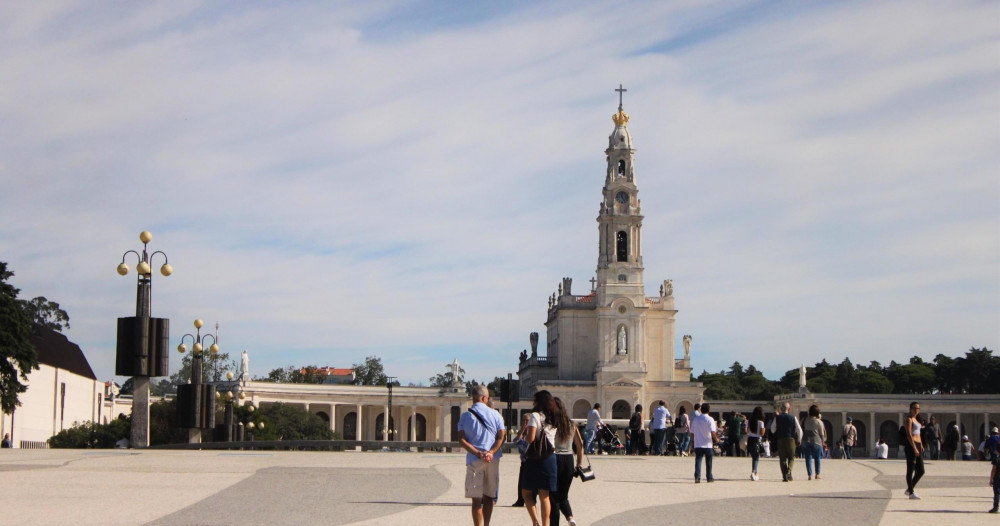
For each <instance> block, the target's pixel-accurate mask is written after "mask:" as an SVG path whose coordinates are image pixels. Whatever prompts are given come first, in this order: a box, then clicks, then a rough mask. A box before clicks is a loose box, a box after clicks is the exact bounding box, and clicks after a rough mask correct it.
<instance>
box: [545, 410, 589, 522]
mask: <svg viewBox="0 0 1000 526" xmlns="http://www.w3.org/2000/svg"><path fill="white" fill-rule="evenodd" d="M556 407H558V408H559V416H558V417H557V418H558V420H557V421H556V426H555V427H556V442H555V446H556V449H555V451H554V452H553V453H554V455H553V456H554V457H556V488H557V490H556V492H555V493H553V494H551V495H549V500H550V501H551V502H552V512H551V514H550V515H549V524H550V525H551V526H559V512H562V514H563V515H565V516H566V521H567V522H569V524H570V526H576V521H575V520H573V508H572V507H571V506H570V505H569V487H570V485H571V484H572V483H573V473H575V472H576V469H577V468H579V467H582V466H583V438H582V437H580V430H579V429H578V428H577V427H576V425H574V424H573V421H572V420H570V419H569V414H568V413H567V412H566V405H565V404H563V401H562V400H560V399H559V398H556ZM574 449H576V463H574V462H573V450H574Z"/></svg>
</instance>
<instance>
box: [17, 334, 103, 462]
mask: <svg viewBox="0 0 1000 526" xmlns="http://www.w3.org/2000/svg"><path fill="white" fill-rule="evenodd" d="M31 344H32V345H34V346H35V350H36V351H37V352H38V364H39V368H38V370H37V371H32V372H31V373H30V374H28V381H27V386H28V390H27V391H25V392H24V393H22V394H21V395H20V397H19V398H20V400H21V405H20V407H18V408H17V409H16V410H15V411H14V412H13V413H10V414H8V413H4V414H3V418H2V419H0V433H2V434H4V435H7V434H9V435H10V438H11V443H12V445H13V447H23V448H44V447H46V445H45V441H46V440H48V439H49V437H51V436H52V435H55V434H56V433H58V432H59V431H62V430H63V429H66V428H69V427H72V426H73V424H74V423H78V422H86V421H91V422H98V421H102V417H104V416H107V415H106V414H102V412H106V411H107V409H104V405H105V404H103V403H102V402H103V399H104V382H101V381H98V380H97V377H96V376H94V370H93V369H91V368H90V363H89V362H88V361H87V357H86V356H84V355H83V351H82V350H80V347H79V346H77V345H76V344H75V343H73V342H71V341H69V340H68V339H67V338H66V336H64V335H63V334H61V333H59V332H56V331H54V330H52V329H46V328H37V331H36V332H35V333H34V334H33V335H32V336H31Z"/></svg>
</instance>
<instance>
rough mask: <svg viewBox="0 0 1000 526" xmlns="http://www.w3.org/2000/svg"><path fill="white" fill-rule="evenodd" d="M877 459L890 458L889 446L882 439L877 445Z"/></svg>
mask: <svg viewBox="0 0 1000 526" xmlns="http://www.w3.org/2000/svg"><path fill="white" fill-rule="evenodd" d="M875 458H889V444H886V443H885V440H882V439H881V438H880V439H878V442H876V443H875Z"/></svg>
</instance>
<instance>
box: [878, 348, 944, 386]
mask: <svg viewBox="0 0 1000 526" xmlns="http://www.w3.org/2000/svg"><path fill="white" fill-rule="evenodd" d="M885 377H886V378H888V379H889V381H891V382H892V384H893V389H892V392H893V393H897V394H928V393H931V392H933V391H934V386H935V384H936V383H937V379H936V378H935V376H934V368H933V367H931V366H930V365H928V364H925V363H924V362H923V360H921V359H920V358H918V357H916V356H914V357H913V358H911V359H910V363H907V364H900V363H896V362H895V361H892V362H889V367H887V368H886V369H885Z"/></svg>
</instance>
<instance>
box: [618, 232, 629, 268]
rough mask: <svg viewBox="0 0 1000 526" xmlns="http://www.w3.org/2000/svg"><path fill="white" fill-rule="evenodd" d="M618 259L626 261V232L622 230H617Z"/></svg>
mask: <svg viewBox="0 0 1000 526" xmlns="http://www.w3.org/2000/svg"><path fill="white" fill-rule="evenodd" d="M617 245H618V246H617V248H618V250H617V252H618V261H628V234H626V233H625V231H624V230H621V231H619V232H618V243H617Z"/></svg>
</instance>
